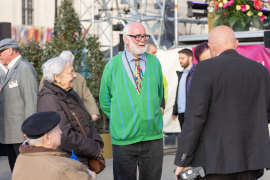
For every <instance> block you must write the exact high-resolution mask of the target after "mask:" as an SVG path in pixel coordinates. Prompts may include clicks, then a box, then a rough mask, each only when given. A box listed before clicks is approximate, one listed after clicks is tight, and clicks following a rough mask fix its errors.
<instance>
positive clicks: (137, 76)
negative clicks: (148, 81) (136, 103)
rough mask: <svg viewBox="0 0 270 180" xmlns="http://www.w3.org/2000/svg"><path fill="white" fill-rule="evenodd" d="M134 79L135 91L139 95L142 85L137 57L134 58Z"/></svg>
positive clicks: (140, 69)
mask: <svg viewBox="0 0 270 180" xmlns="http://www.w3.org/2000/svg"><path fill="white" fill-rule="evenodd" d="M134 60H135V80H136V84H137V88H136V89H137V91H138V94H139V95H140V91H141V86H142V68H141V67H140V64H139V59H138V58H135V59H134Z"/></svg>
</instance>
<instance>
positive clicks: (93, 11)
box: [92, 0, 95, 35]
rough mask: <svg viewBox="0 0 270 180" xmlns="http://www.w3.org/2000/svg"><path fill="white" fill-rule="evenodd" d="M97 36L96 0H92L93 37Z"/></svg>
mask: <svg viewBox="0 0 270 180" xmlns="http://www.w3.org/2000/svg"><path fill="white" fill-rule="evenodd" d="M94 34H95V0H92V35H94Z"/></svg>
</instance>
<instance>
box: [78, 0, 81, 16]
mask: <svg viewBox="0 0 270 180" xmlns="http://www.w3.org/2000/svg"><path fill="white" fill-rule="evenodd" d="M78 16H79V20H81V0H78Z"/></svg>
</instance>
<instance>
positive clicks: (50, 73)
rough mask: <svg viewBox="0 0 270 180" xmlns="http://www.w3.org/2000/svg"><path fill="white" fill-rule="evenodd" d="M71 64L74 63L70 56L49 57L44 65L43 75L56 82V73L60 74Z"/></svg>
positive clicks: (50, 81) (49, 80)
mask: <svg viewBox="0 0 270 180" xmlns="http://www.w3.org/2000/svg"><path fill="white" fill-rule="evenodd" d="M70 65H72V61H71V59H70V58H62V57H55V58H52V59H49V60H48V61H47V62H45V63H44V64H43V65H42V72H43V77H44V79H46V80H47V81H48V82H49V83H53V82H55V79H54V75H55V74H58V75H60V74H61V73H62V72H63V70H64V69H65V68H66V67H67V66H70Z"/></svg>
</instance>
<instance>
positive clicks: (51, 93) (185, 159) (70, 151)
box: [0, 23, 270, 180]
mask: <svg viewBox="0 0 270 180" xmlns="http://www.w3.org/2000/svg"><path fill="white" fill-rule="evenodd" d="M123 38H124V39H123V40H124V43H125V44H126V50H125V51H123V52H121V53H119V54H118V55H116V56H114V57H113V58H112V59H111V60H110V61H109V62H108V63H107V64H106V66H105V69H104V71H103V75H102V79H101V86H100V94H99V104H100V106H101V108H102V111H103V112H104V113H105V114H106V115H107V116H108V117H109V119H110V134H111V142H112V145H113V179H115V180H136V179H137V175H139V177H138V178H139V179H140V180H153V179H161V174H162V164H163V134H162V130H163V113H164V109H165V101H164V96H163V93H164V90H163V74H162V67H161V64H160V62H159V60H158V58H157V57H156V53H157V48H156V46H155V45H154V44H152V43H148V39H149V38H150V36H149V35H147V34H146V30H145V28H144V27H143V25H142V24H141V23H130V24H127V25H126V26H125V27H124V29H123ZM237 45H238V41H237V40H236V39H235V36H234V32H233V31H232V29H230V28H229V27H227V26H218V27H216V28H214V29H213V30H212V31H211V32H210V34H209V38H208V42H204V43H202V44H199V45H198V46H197V47H196V48H195V52H194V56H195V58H196V60H197V61H198V64H197V65H194V64H193V52H192V50H190V49H182V50H180V51H179V52H178V54H179V62H180V65H181V67H182V68H183V71H182V72H178V71H177V72H176V74H177V76H178V82H175V83H178V85H177V89H176V98H175V103H174V107H173V111H172V120H176V118H177V116H178V120H179V123H180V127H181V136H180V139H179V143H178V149H177V153H176V157H175V162H174V163H175V165H176V170H175V179H177V175H178V174H179V173H181V172H182V171H184V170H187V169H189V168H191V167H198V166H201V167H203V169H204V171H205V174H206V179H207V180H219V179H220V180H221V179H223V180H255V179H257V178H258V177H260V176H262V175H263V172H264V171H263V170H264V169H265V168H270V153H269V152H270V141H269V132H268V123H270V106H269V103H270V77H269V71H268V70H267V69H266V68H265V67H264V66H263V65H261V64H259V63H257V62H256V61H253V60H250V59H248V58H246V57H244V56H242V55H240V54H238V53H237V51H236V47H237ZM0 62H1V63H0V66H1V67H0V142H1V143H2V144H4V145H5V146H6V149H7V153H8V160H9V164H10V169H11V171H12V172H13V173H12V179H14V180H18V179H22V180H23V179H27V180H31V179H88V180H90V179H91V180H93V179H96V173H95V172H94V171H93V170H92V169H91V167H90V166H89V164H88V162H89V160H91V159H98V158H100V157H102V152H103V151H102V149H103V147H104V143H103V140H102V139H101V137H100V135H99V133H98V132H97V130H96V129H95V128H94V127H93V126H92V125H91V124H90V123H89V122H90V121H89V116H88V113H89V114H90V119H92V120H93V121H95V120H97V119H98V118H99V115H100V113H99V111H98V108H97V105H96V102H95V100H94V98H93V96H92V94H91V92H90V90H89V88H88V87H87V86H86V82H85V79H84V77H83V76H82V75H81V74H79V73H77V72H75V71H74V67H73V65H74V55H73V54H72V53H71V52H70V51H63V52H62V53H61V54H60V56H59V57H55V58H52V59H49V60H48V61H47V62H45V63H44V64H43V65H42V71H43V77H42V80H41V82H40V85H39V89H38V82H37V76H36V72H35V70H34V68H33V66H32V65H31V64H30V63H29V62H28V61H27V60H25V59H24V58H23V57H21V55H20V54H19V47H18V45H17V43H16V42H15V41H14V40H12V39H4V40H1V41H0ZM168 63H169V61H168ZM74 156H75V158H74ZM172 178H173V177H172Z"/></svg>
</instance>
